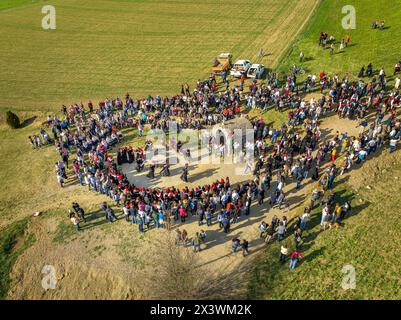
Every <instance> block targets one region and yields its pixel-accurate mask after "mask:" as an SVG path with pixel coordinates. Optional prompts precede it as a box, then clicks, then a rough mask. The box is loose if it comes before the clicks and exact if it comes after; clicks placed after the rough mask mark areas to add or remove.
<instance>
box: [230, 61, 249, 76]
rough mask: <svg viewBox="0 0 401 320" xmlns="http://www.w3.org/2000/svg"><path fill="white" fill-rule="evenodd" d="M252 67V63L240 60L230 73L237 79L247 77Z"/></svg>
mask: <svg viewBox="0 0 401 320" xmlns="http://www.w3.org/2000/svg"><path fill="white" fill-rule="evenodd" d="M251 65H252V63H251V61H249V60H238V61H237V62H236V63H234V66H233V68H232V69H231V71H230V75H231V76H232V77H236V78H239V77H241V75H242V74H244V75H246V73H247V72H248V69H249V68H250V67H251Z"/></svg>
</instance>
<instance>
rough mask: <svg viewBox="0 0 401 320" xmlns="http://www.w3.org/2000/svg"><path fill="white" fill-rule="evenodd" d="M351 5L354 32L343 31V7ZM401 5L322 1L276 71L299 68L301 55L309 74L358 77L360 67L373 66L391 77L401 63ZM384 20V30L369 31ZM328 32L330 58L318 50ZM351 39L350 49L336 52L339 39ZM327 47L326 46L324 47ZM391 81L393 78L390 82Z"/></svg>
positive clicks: (356, 0) (393, 1)
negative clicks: (331, 48)
mask: <svg viewBox="0 0 401 320" xmlns="http://www.w3.org/2000/svg"><path fill="white" fill-rule="evenodd" d="M346 5H352V6H354V7H355V11H356V29H354V30H352V29H351V30H344V29H343V28H342V24H341V21H342V19H343V17H344V16H345V14H343V13H342V11H341V10H342V8H343V6H346ZM400 12H401V3H400V2H399V1H396V0H378V1H365V0H352V1H348V0H336V1H331V0H324V1H321V2H320V5H319V7H318V9H317V11H316V14H315V15H314V16H313V18H312V19H311V20H310V21H309V23H308V25H307V27H306V28H305V29H304V31H302V32H301V33H300V34H299V35H298V36H297V39H296V40H295V41H294V43H293V44H292V45H291V46H290V47H289V48H288V50H287V52H286V53H285V54H284V55H283V57H282V59H281V63H280V66H279V70H281V71H285V72H288V70H289V69H290V67H291V66H292V65H293V64H294V63H295V64H296V65H299V54H300V52H301V51H303V52H304V55H305V58H306V59H305V61H304V63H303V64H302V65H303V67H304V68H305V69H306V70H308V71H309V72H315V73H320V72H321V71H326V72H330V73H331V74H334V73H338V74H339V75H340V76H343V74H344V73H345V72H348V73H349V74H350V75H352V76H353V77H357V76H358V73H359V70H360V69H361V67H362V66H365V68H366V66H367V65H368V64H369V63H372V64H373V68H374V70H379V69H380V68H381V67H384V68H385V70H386V72H387V74H388V75H392V72H393V68H394V65H395V64H396V62H397V61H399V60H400V59H401V53H400V44H399V40H398V39H400V37H401V19H400ZM375 19H376V20H378V21H379V22H380V21H381V20H385V26H386V27H385V29H384V30H381V31H379V30H377V29H376V30H372V29H371V28H370V26H371V23H372V22H373V20H375ZM321 31H324V32H327V33H328V34H329V35H333V36H334V37H335V38H336V43H335V47H336V53H335V54H334V55H333V56H331V55H330V52H329V50H328V49H326V50H323V49H322V47H319V46H318V42H319V33H320V32H321ZM347 35H349V36H350V37H351V41H350V46H349V47H348V48H346V49H345V50H343V52H339V47H340V42H341V39H343V38H345V37H346V36H347ZM327 47H328V46H327ZM390 79H392V78H390Z"/></svg>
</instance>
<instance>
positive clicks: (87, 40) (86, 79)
mask: <svg viewBox="0 0 401 320" xmlns="http://www.w3.org/2000/svg"><path fill="white" fill-rule="evenodd" d="M316 3H317V1H316V0H302V1H298V0H285V1H283V0H268V1H267V0H255V1H252V2H251V3H247V4H246V5H245V4H244V3H243V2H242V1H239V0H234V1H210V0H208V1H187V0H182V1H169V0H159V1H154V0H148V1H135V0H132V1H118V0H96V1H95V0H69V1H60V0H55V1H52V2H51V3H50V2H48V1H42V0H13V1H10V0H5V1H0V70H1V72H0V112H1V114H2V113H3V112H5V111H7V110H12V111H14V112H16V113H17V114H18V115H19V117H20V118H21V121H24V120H27V119H30V118H32V117H37V118H36V119H35V120H34V122H33V123H31V122H29V123H27V125H24V126H23V127H22V128H20V129H17V130H11V129H10V128H8V127H7V126H6V125H5V123H4V121H3V120H4V119H3V118H2V116H1V115H0V155H1V157H0V168H1V170H0V227H1V232H2V235H3V236H4V237H2V238H1V242H2V243H3V242H4V248H3V249H4V250H2V251H1V252H0V257H1V261H2V268H1V276H2V279H3V281H2V283H1V288H0V289H1V292H0V297H5V295H6V292H7V289H8V288H7V286H8V283H9V282H8V279H9V278H8V273H9V271H10V270H11V268H12V266H13V263H14V261H15V259H16V258H17V254H20V253H21V248H23V247H25V246H21V245H19V244H18V243H19V242H18V239H17V238H18V237H19V235H21V234H25V233H27V232H28V231H27V225H26V224H25V223H21V221H26V220H22V219H24V218H26V217H28V216H29V215H31V214H32V212H33V211H42V212H44V216H46V217H51V218H54V219H55V221H53V220H52V221H53V223H54V227H55V228H57V223H59V222H60V225H61V226H66V227H67V228H68V227H69V224H68V225H66V222H65V219H66V216H65V213H66V210H67V208H68V206H69V204H70V203H71V201H78V202H79V203H80V204H81V205H82V206H83V207H85V208H86V210H87V211H88V212H90V211H91V210H98V205H99V203H100V202H101V201H104V200H107V199H106V198H104V197H102V196H97V195H94V194H93V193H89V192H88V191H87V190H86V189H84V188H81V187H79V186H77V185H75V184H72V185H69V186H68V187H67V188H64V189H60V188H59V187H58V185H57V183H56V179H55V175H54V170H53V167H54V163H55V161H57V160H58V155H57V152H56V151H55V149H54V147H53V146H48V147H45V148H42V149H41V150H33V149H32V148H31V147H30V145H29V143H28V136H29V135H32V134H37V133H38V131H39V129H40V127H41V123H42V121H43V120H44V119H45V118H46V116H47V115H48V114H54V113H58V112H59V110H60V107H61V105H62V104H66V105H69V104H70V103H73V102H78V103H79V102H81V101H82V102H83V103H87V101H88V100H89V99H91V100H92V101H93V102H94V103H97V101H98V100H103V99H104V98H105V97H115V96H116V95H119V96H123V95H124V94H125V93H126V92H129V93H130V94H131V95H133V96H134V97H137V98H143V97H147V96H148V95H149V94H151V95H157V94H161V95H173V94H176V93H177V92H178V91H179V90H180V86H181V84H182V83H185V82H188V83H189V85H190V87H191V88H193V87H194V84H195V82H196V81H197V80H198V79H203V78H205V77H208V76H209V72H210V65H211V63H212V62H213V59H214V57H215V56H217V55H219V54H220V53H221V52H231V53H232V54H233V55H234V59H237V58H248V59H256V57H257V53H258V50H259V48H263V49H264V52H265V53H266V57H264V58H263V59H262V61H260V62H262V63H264V64H265V65H266V66H267V67H269V68H273V67H274V66H275V65H276V64H277V61H278V60H279V58H280V56H281V54H282V52H284V50H285V49H286V48H287V46H288V44H289V43H290V42H291V41H292V40H293V39H294V37H295V35H296V34H297V32H298V31H299V30H300V29H301V28H302V26H303V25H304V23H305V22H306V21H307V20H308V17H309V16H310V14H311V13H312V11H313V8H314V6H315V5H316ZM49 4H51V5H53V6H54V7H55V8H56V24H57V29H56V30H43V29H42V18H43V17H44V14H42V12H41V10H42V7H43V6H44V5H49ZM126 133H127V135H129V136H130V138H129V139H126V140H125V141H124V143H125V144H132V145H143V140H140V139H138V138H137V136H136V133H133V132H126ZM67 223H68V221H67ZM59 229H60V228H59ZM63 230H64V229H63ZM70 231H71V230H70V229H68V232H70ZM33 238H35V237H33ZM29 244H30V245H31V244H32V242H31V241H30V242H29ZM14 246H16V247H18V251H17V249H15V248H14Z"/></svg>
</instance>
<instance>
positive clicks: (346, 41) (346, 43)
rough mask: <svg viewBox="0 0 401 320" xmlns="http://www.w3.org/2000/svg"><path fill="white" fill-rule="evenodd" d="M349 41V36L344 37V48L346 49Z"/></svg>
mask: <svg viewBox="0 0 401 320" xmlns="http://www.w3.org/2000/svg"><path fill="white" fill-rule="evenodd" d="M350 41H351V37H350V36H349V35H347V36H346V37H345V47H347V48H348V45H349V43H350Z"/></svg>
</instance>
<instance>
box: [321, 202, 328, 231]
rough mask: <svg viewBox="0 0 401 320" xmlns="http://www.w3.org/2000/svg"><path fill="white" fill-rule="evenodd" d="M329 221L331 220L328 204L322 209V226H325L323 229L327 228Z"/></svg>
mask: <svg viewBox="0 0 401 320" xmlns="http://www.w3.org/2000/svg"><path fill="white" fill-rule="evenodd" d="M328 221H329V206H328V205H326V206H325V207H324V208H323V210H322V220H321V221H320V226H321V227H323V230H325V229H326V226H327V222H328Z"/></svg>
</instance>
